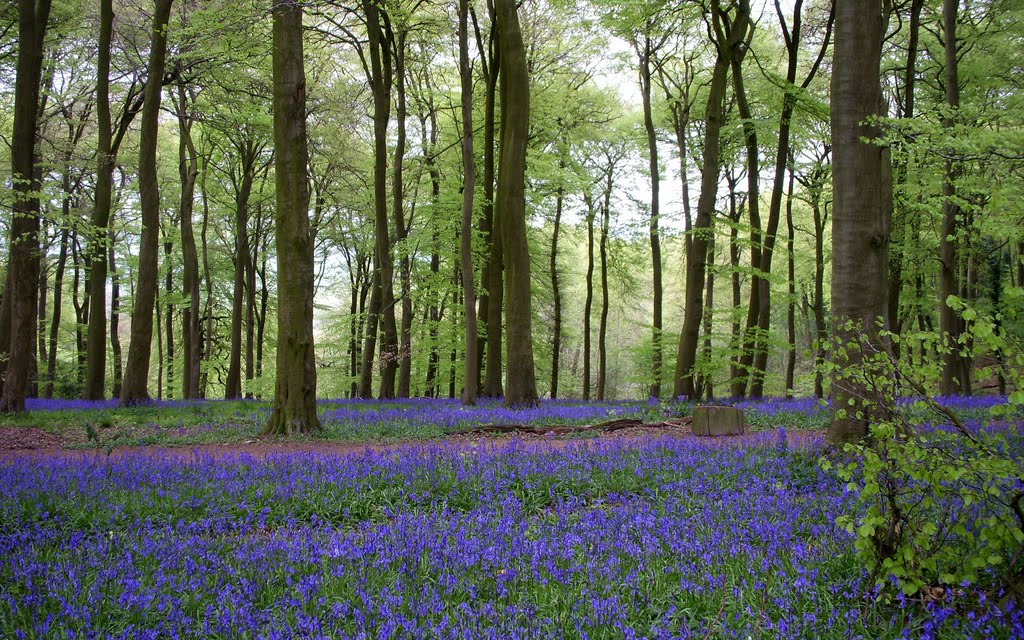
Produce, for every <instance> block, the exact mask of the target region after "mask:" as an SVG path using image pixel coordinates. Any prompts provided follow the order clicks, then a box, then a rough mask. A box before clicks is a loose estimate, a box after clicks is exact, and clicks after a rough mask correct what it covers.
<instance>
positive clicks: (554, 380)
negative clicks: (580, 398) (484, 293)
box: [548, 160, 565, 399]
mask: <svg viewBox="0 0 1024 640" xmlns="http://www.w3.org/2000/svg"><path fill="white" fill-rule="evenodd" d="M558 168H559V170H560V171H564V170H565V160H562V161H560V162H559V163H558ZM559 180H561V175H559ZM564 201H565V189H563V188H562V187H561V186H559V187H558V191H557V193H556V195H555V223H554V226H553V228H552V231H551V257H550V262H549V266H548V270H549V271H550V272H551V297H552V298H553V300H554V306H555V308H554V331H553V332H552V335H551V398H552V399H555V398H557V397H558V357H559V355H561V351H562V294H561V292H560V291H559V290H558V232H559V231H560V230H561V227H562V205H563V203H564Z"/></svg>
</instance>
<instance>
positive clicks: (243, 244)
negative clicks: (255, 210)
mask: <svg viewBox="0 0 1024 640" xmlns="http://www.w3.org/2000/svg"><path fill="white" fill-rule="evenodd" d="M235 148H236V149H237V150H238V153H239V157H238V163H239V167H238V172H239V175H238V176H237V179H236V178H235V177H234V176H232V180H231V182H232V184H233V185H234V186H235V255H234V265H235V280H234V287H233V289H232V293H231V354H230V356H229V357H228V377H227V383H226V384H225V387H224V397H225V398H226V399H228V400H230V399H232V398H241V397H242V326H243V323H244V318H243V314H244V313H245V310H246V307H247V306H248V305H246V301H247V300H248V296H247V295H246V281H247V278H248V275H249V274H248V272H249V197H250V195H251V194H252V185H253V181H254V180H255V178H256V159H257V157H258V154H259V153H260V151H261V150H262V147H259V146H257V145H256V144H254V142H253V141H252V140H251V139H249V138H246V139H244V140H240V141H239V142H238V143H237V144H235Z"/></svg>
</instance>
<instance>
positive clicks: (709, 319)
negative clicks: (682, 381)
mask: <svg viewBox="0 0 1024 640" xmlns="http://www.w3.org/2000/svg"><path fill="white" fill-rule="evenodd" d="M713 224H714V221H713V220H712V225H713ZM714 324H715V234H714V227H713V226H712V233H711V237H710V240H709V241H708V275H707V282H706V283H705V284H704V329H703V333H704V367H703V368H704V372H703V373H702V374H701V376H700V378H702V379H701V380H700V381H699V382H698V383H697V389H698V390H699V391H701V392H703V394H704V397H705V398H707V399H708V400H709V401H710V400H712V399H713V398H714V397H715V377H714V373H713V372H712V370H711V367H710V364H709V363H710V362H711V347H712V338H711V336H712V331H713V329H714Z"/></svg>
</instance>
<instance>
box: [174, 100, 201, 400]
mask: <svg viewBox="0 0 1024 640" xmlns="http://www.w3.org/2000/svg"><path fill="white" fill-rule="evenodd" d="M187 106H188V95H187V93H186V91H185V85H183V84H179V85H178V102H177V117H178V175H179V177H180V178H181V198H180V203H179V205H178V215H179V217H180V219H181V252H182V281H183V282H182V286H183V289H184V291H183V292H184V294H185V299H186V300H187V303H186V304H185V306H184V307H183V308H182V314H181V316H182V317H181V341H182V356H183V362H182V376H181V378H182V383H181V390H182V393H181V395H182V397H183V398H185V399H186V400H188V399H190V398H198V397H199V371H200V367H199V364H200V360H201V355H200V354H201V344H202V336H201V328H200V324H199V322H200V312H199V255H198V253H197V252H196V238H195V233H194V232H193V230H192V211H193V200H194V197H195V189H196V178H197V177H198V176H199V159H198V156H197V154H196V148H195V145H194V144H193V142H192V123H193V122H194V117H193V114H191V113H190V112H189V111H188V109H187Z"/></svg>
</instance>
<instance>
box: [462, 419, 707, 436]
mask: <svg viewBox="0 0 1024 640" xmlns="http://www.w3.org/2000/svg"><path fill="white" fill-rule="evenodd" d="M690 422H691V418H689V417H686V418H679V419H677V420H667V421H665V422H643V421H642V420H637V419H636V418H623V419H620V420H609V421H608V422H600V423H597V424H584V425H565V424H561V425H557V424H556V425H543V426H539V427H538V426H531V425H528V424H484V425H480V426H476V427H467V428H465V429H456V430H454V431H450V432H449V435H472V434H488V433H492V434H493V433H506V434H529V435H540V436H546V435H556V436H560V435H566V434H570V433H583V432H592V431H597V432H601V433H612V432H614V431H621V430H622V429H665V428H672V427H681V426H684V425H687V424H690Z"/></svg>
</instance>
